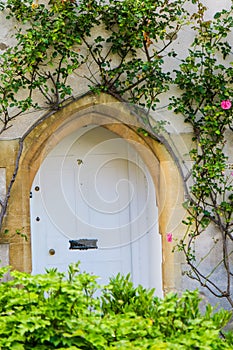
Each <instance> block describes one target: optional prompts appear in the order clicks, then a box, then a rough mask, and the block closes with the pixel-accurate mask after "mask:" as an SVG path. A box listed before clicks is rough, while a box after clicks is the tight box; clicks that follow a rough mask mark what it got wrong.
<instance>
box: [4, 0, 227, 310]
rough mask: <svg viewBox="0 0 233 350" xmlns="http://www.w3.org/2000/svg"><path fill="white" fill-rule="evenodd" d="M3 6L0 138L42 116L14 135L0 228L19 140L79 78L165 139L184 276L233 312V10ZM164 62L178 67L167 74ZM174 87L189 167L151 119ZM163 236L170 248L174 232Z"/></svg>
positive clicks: (148, 0)
mask: <svg viewBox="0 0 233 350" xmlns="http://www.w3.org/2000/svg"><path fill="white" fill-rule="evenodd" d="M186 5H188V6H186ZM188 7H191V8H192V9H193V10H192V13H191V14H189V13H188V11H187V10H186V8H188ZM1 9H2V14H3V15H4V16H5V17H6V18H7V19H9V21H12V25H13V26H15V28H16V29H15V30H16V31H15V36H14V39H15V44H14V46H12V47H9V48H7V50H5V52H4V53H3V54H2V55H1V57H0V63H1V65H0V114H1V129H0V133H4V132H6V131H7V130H8V128H10V127H11V125H12V124H13V123H14V120H15V119H16V118H18V117H20V116H21V115H23V114H24V113H26V112H27V113H28V112H29V111H35V110H38V111H40V112H41V111H45V113H44V114H43V115H42V117H41V118H40V119H39V120H37V121H36V123H35V124H33V125H32V126H31V127H30V128H29V129H28V130H27V131H26V132H25V133H24V135H23V136H22V137H21V138H20V139H19V152H18V156H17V159H16V164H15V169H14V173H13V175H12V179H11V181H10V182H9V184H8V188H7V194H6V197H5V199H1V201H0V206H1V213H0V224H1V226H2V224H3V219H4V216H5V214H6V211H7V204H8V199H9V196H10V193H11V189H12V186H13V183H14V181H15V178H16V176H17V171H18V167H19V160H20V156H21V153H22V150H23V144H24V140H25V138H26V137H27V135H28V134H29V133H30V131H31V130H32V129H33V128H34V127H35V125H38V124H39V123H40V122H42V121H43V120H45V119H46V118H48V116H49V115H51V113H53V112H54V111H56V110H58V109H61V108H63V106H64V105H65V104H67V103H69V102H70V101H72V100H74V99H75V96H74V93H73V87H72V83H71V79H70V77H71V76H75V77H76V82H77V84H79V83H80V84H82V83H83V82H84V81H88V86H89V90H90V91H91V92H93V93H97V94H98V93H101V92H106V93H108V94H111V95H113V96H115V97H116V98H117V99H118V100H120V101H122V102H127V103H129V105H130V106H131V111H132V113H136V114H137V116H138V118H139V119H140V120H141V124H142V126H143V127H142V128H141V132H143V133H144V135H150V136H151V137H153V138H156V139H157V140H159V141H160V142H163V143H164V144H165V146H166V147H167V149H168V151H169V152H170V153H171V154H172V155H173V156H174V159H175V161H176V164H177V167H178V169H179V171H180V174H181V177H182V179H183V183H184V189H185V194H186V201H185V203H184V206H185V208H186V210H187V213H188V214H187V217H186V219H185V220H184V225H185V226H186V228H187V230H186V232H185V233H184V235H183V237H182V238H181V239H178V241H177V244H176V247H175V249H177V250H179V251H181V252H182V253H183V254H184V256H185V258H186V262H187V265H188V266H189V270H188V271H187V275H188V276H189V277H191V278H193V279H195V280H197V281H198V282H199V283H200V284H201V285H202V286H203V287H205V288H207V289H208V290H209V291H210V292H211V293H213V295H215V296H216V297H219V298H226V300H227V301H228V302H229V304H230V305H231V307H233V295H232V293H233V287H232V283H233V280H232V277H233V275H232V274H233V271H232V255H233V254H232V252H233V244H232V241H233V222H232V221H233V220H232V213H233V194H232V189H233V188H232V180H233V177H232V168H231V167H232V165H231V162H230V160H229V159H228V156H227V153H226V150H227V148H229V147H230V146H229V142H230V140H231V138H232V86H233V85H232V74H233V73H232V71H233V70H232V52H231V44H230V42H229V34H230V33H231V31H232V27H233V16H232V10H233V8H232V7H231V8H230V10H222V11H221V12H217V13H216V14H215V16H214V18H213V19H211V20H206V19H205V10H206V9H205V7H204V5H203V4H202V3H201V1H199V0H186V1H185V0H174V1H167V0H165V1H159V0H158V1H152V0H144V1H141V0H136V1H135V0H134V1H132V0H123V1H116V0H110V1H108V2H104V1H96V0H81V1H78V2H76V1H71V0H67V1H61V0H50V1H48V2H47V3H46V4H44V3H40V1H33V0H28V1H21V0H7V1H6V2H1ZM185 26H186V27H187V26H189V28H191V30H193V33H194V41H193V43H192V44H191V45H190V48H189V49H188V51H187V57H186V58H184V59H182V60H180V59H179V57H178V56H177V52H176V51H175V49H174V47H175V45H174V42H175V41H176V38H177V37H179V35H180V33H181V31H182V29H183V27H185ZM167 60H169V61H170V67H174V69H172V70H168V69H166V63H167ZM171 62H172V63H171ZM171 87H173V88H174V87H176V89H177V91H176V94H174V96H173V97H172V98H171V100H170V103H169V106H168V108H169V109H172V110H173V111H174V113H177V114H179V115H182V116H183V117H184V121H185V122H186V123H188V124H189V125H191V126H192V128H193V146H192V149H191V151H190V158H191V160H192V163H191V168H189V169H188V168H187V165H186V164H184V161H183V159H182V157H177V154H175V151H174V149H173V148H172V147H171V145H170V144H169V141H168V139H169V138H167V135H168V134H166V132H165V131H164V129H163V128H162V127H161V126H163V124H164V123H159V122H156V120H155V119H154V116H153V111H154V110H156V108H157V107H158V104H159V103H160V97H161V96H163V95H162V94H164V93H166V92H168V91H169V90H170V88H171ZM38 101H39V102H38ZM185 226H184V228H185ZM184 231H185V230H184ZM206 237H208V241H211V242H212V243H213V244H212V246H211V247H210V248H208V249H209V251H207V252H206V254H205V256H202V255H200V251H201V250H200V249H199V247H201V245H202V244H203V242H206ZM167 240H168V243H172V241H173V242H174V237H173V235H172V233H169V235H167ZM213 254H214V255H216V254H217V257H218V261H217V262H216V263H215V262H214V263H213V261H216V259H215V260H214V259H212V257H213ZM219 274H221V276H222V278H221V281H220V280H219V278H218V276H219Z"/></svg>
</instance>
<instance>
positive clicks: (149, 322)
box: [0, 265, 232, 350]
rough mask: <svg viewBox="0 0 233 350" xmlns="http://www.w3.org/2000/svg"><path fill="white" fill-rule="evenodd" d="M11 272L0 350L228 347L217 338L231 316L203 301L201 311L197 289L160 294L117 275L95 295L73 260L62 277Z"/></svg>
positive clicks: (1, 294)
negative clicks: (96, 296)
mask: <svg viewBox="0 0 233 350" xmlns="http://www.w3.org/2000/svg"><path fill="white" fill-rule="evenodd" d="M6 272H7V268H2V269H1V270H0V276H3V274H4V273H6ZM11 276H12V279H11V280H10V281H8V282H3V283H1V284H0V315H1V317H0V349H2V350H6V349H11V350H29V349H30V350H31V349H40V350H45V349H46V350H49V349H60V350H64V349H69V350H78V349H79V350H80V349H86V350H92V349H96V350H97V349H98V350H102V349H112V350H113V349H122V350H123V349H124V350H125V349H135V350H136V349H151V350H158V349H168V350H169V349H172V350H174V349H179V350H183V349H189V350H190V349H200V350H209V349H216V350H219V349H232V346H231V345H232V344H230V339H231V338H230V336H228V337H226V339H229V341H228V340H226V339H223V338H220V336H219V333H220V330H221V328H222V327H223V326H224V325H225V324H226V323H227V322H228V321H229V318H230V317H231V314H230V313H229V312H227V311H224V310H221V311H219V312H217V313H215V314H213V308H212V307H211V306H210V305H208V306H207V308H206V312H205V314H204V315H202V314H201V313H200V311H199V307H198V306H199V302H200V298H199V297H198V292H197V291H193V292H188V291H187V292H185V293H184V294H183V295H182V296H181V297H178V296H177V295H175V294H172V293H171V294H168V295H167V296H166V297H165V298H164V299H159V298H157V297H154V291H153V290H151V291H148V290H146V289H144V288H143V287H141V286H139V287H137V288H135V287H134V286H133V284H132V282H131V281H130V278H129V276H126V277H123V276H120V275H117V276H116V277H114V278H112V279H110V283H109V285H108V286H106V287H104V288H102V294H101V297H100V298H94V294H95V292H96V291H97V290H98V289H100V287H99V286H98V284H97V282H96V277H95V276H92V275H89V274H87V273H82V274H81V273H79V268H78V265H71V266H70V267H69V270H68V273H67V276H66V278H65V275H64V274H63V273H59V272H57V271H55V270H50V271H48V272H47V273H46V274H44V275H37V276H31V275H29V274H26V273H21V272H16V271H14V272H11Z"/></svg>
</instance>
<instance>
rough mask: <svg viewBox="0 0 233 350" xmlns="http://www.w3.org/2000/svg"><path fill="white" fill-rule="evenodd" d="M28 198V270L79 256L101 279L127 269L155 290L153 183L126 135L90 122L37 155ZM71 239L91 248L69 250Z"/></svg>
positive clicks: (157, 256) (62, 266) (158, 284)
mask: <svg viewBox="0 0 233 350" xmlns="http://www.w3.org/2000/svg"><path fill="white" fill-rule="evenodd" d="M31 196H32V198H31V229H32V267H33V270H32V273H34V274H36V273H43V272H44V270H45V268H51V267H56V268H58V270H60V271H66V270H67V266H68V265H69V264H70V263H71V262H77V261H80V262H81V265H80V267H81V270H85V271H88V272H90V273H93V274H95V275H98V276H100V280H99V282H100V283H101V284H105V283H107V282H108V279H109V277H110V276H112V275H115V274H117V273H118V272H120V273H122V274H127V273H130V274H131V276H132V280H133V282H134V283H135V284H142V285H144V286H145V287H149V288H151V287H155V288H156V291H157V294H158V295H161V294H162V276H161V242H160V235H159V233H158V226H157V222H158V214H157V207H156V199H155V190H154V185H153V182H152V179H151V176H150V174H149V173H148V171H147V169H146V167H145V165H144V164H143V162H142V160H141V158H140V157H139V155H138V154H137V152H136V151H135V150H134V148H133V147H132V146H130V145H129V144H128V143H127V142H126V141H125V140H123V139H121V138H119V137H118V136H117V135H115V134H114V133H112V132H110V131H108V130H107V129H104V128H102V127H94V126H92V127H87V128H82V129H80V130H79V131H78V132H75V133H74V134H72V135H69V136H68V137H66V138H65V139H64V140H63V141H62V142H60V143H59V144H58V145H57V146H56V147H55V148H54V150H53V151H52V152H51V153H50V154H49V155H48V156H47V158H46V159H45V160H44V162H43V164H42V165H41V167H40V170H39V171H38V173H37V175H36V177H35V179H34V182H33V185H32V190H31ZM78 239H95V240H97V247H98V248H97V249H87V250H80V249H70V242H69V241H70V240H78Z"/></svg>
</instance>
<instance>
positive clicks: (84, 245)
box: [69, 238, 98, 250]
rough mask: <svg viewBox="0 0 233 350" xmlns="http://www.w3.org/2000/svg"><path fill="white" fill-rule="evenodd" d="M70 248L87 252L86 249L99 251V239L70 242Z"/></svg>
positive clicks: (82, 239)
mask: <svg viewBox="0 0 233 350" xmlns="http://www.w3.org/2000/svg"><path fill="white" fill-rule="evenodd" d="M69 243H70V248H69V249H79V250H86V249H97V248H98V247H97V239H88V238H81V239H74V240H71V241H69Z"/></svg>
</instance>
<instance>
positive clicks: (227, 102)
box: [221, 100, 231, 109]
mask: <svg viewBox="0 0 233 350" xmlns="http://www.w3.org/2000/svg"><path fill="white" fill-rule="evenodd" d="M221 107H222V109H230V108H231V101H230V100H223V101H222V102H221Z"/></svg>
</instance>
